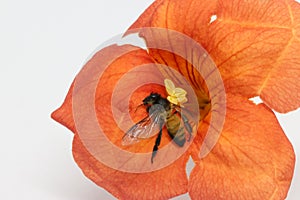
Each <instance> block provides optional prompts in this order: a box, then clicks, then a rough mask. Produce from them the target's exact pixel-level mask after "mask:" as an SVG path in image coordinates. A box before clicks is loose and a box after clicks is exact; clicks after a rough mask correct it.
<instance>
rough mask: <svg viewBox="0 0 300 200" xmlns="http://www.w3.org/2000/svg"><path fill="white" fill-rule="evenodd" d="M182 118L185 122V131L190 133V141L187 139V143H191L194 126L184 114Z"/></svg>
mask: <svg viewBox="0 0 300 200" xmlns="http://www.w3.org/2000/svg"><path fill="white" fill-rule="evenodd" d="M181 117H182V120H183V122H184V127H185V129H186V130H187V132H188V133H189V136H188V139H187V141H188V142H189V141H190V140H191V138H192V132H193V129H192V126H191V125H190V123H189V120H188V118H187V117H186V116H185V115H184V114H181Z"/></svg>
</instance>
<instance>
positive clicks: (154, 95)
mask: <svg viewBox="0 0 300 200" xmlns="http://www.w3.org/2000/svg"><path fill="white" fill-rule="evenodd" d="M160 98H161V96H160V94H158V93H153V92H151V94H150V95H149V96H147V97H146V98H145V99H144V100H143V104H144V105H148V104H150V105H151V104H154V103H155V102H157V101H158V100H159V99H160Z"/></svg>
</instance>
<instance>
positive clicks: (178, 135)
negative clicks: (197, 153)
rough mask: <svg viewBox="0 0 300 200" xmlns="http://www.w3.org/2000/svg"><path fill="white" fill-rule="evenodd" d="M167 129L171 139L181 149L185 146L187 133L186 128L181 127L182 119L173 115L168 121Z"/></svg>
mask: <svg viewBox="0 0 300 200" xmlns="http://www.w3.org/2000/svg"><path fill="white" fill-rule="evenodd" d="M166 127H167V130H168V133H169V135H170V137H171V138H172V139H173V141H174V142H175V143H176V144H177V145H178V146H180V147H182V146H183V145H184V144H185V141H186V139H185V132H184V127H183V126H180V118H179V117H178V116H176V115H173V116H172V117H170V118H169V119H168V120H167V123H166Z"/></svg>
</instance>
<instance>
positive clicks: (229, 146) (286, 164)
mask: <svg viewBox="0 0 300 200" xmlns="http://www.w3.org/2000/svg"><path fill="white" fill-rule="evenodd" d="M227 97H228V98H227V113H226V121H225V125H224V128H223V131H222V133H221V136H220V138H219V141H218V143H217V144H216V146H215V147H214V148H213V150H212V151H211V152H210V153H209V154H208V155H207V156H206V157H205V158H203V159H201V160H199V158H198V155H197V154H195V153H194V155H193V158H194V159H195V160H196V166H195V168H194V169H193V171H192V172H191V175H190V181H189V184H190V185H189V193H190V195H191V197H192V199H284V198H285V197H286V195H287V192H288V189H289V186H290V183H291V179H292V176H293V171H294V164H295V156H294V151H293V148H292V146H291V144H290V142H289V141H288V139H287V137H286V136H285V134H284V132H283V131H282V129H281V127H280V125H279V123H278V121H277V119H276V117H275V115H274V113H273V112H272V111H271V110H270V109H269V108H267V107H266V106H265V105H263V104H260V105H254V104H253V103H252V102H250V101H248V100H247V99H245V98H244V97H238V96H234V95H228V96H227ZM208 126H209V123H205V122H203V124H202V126H201V131H200V135H203V134H204V133H205V131H206V129H207V128H208ZM198 142H199V141H198ZM198 146H199V144H198V145H197V144H195V147H197V148H199V147H198Z"/></svg>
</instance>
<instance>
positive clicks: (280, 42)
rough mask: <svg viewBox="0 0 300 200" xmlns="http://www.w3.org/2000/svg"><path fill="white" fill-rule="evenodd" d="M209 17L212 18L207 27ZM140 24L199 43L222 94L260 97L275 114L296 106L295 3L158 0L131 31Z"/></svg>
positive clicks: (299, 88) (298, 46) (299, 31)
mask: <svg viewBox="0 0 300 200" xmlns="http://www.w3.org/2000/svg"><path fill="white" fill-rule="evenodd" d="M212 15H216V16H217V19H216V20H215V21H214V22H212V23H209V22H210V19H211V16H212ZM183 16H184V17H183ZM142 26H148V27H149V26H150V27H163V28H168V29H172V30H176V31H180V32H182V33H184V34H186V35H188V36H190V37H192V38H193V39H194V40H196V41H197V42H199V43H201V44H202V45H203V46H204V48H205V49H206V50H207V51H208V52H209V53H210V55H211V56H212V58H213V59H214V61H215V62H216V64H217V66H218V67H219V69H220V72H221V74H222V76H223V79H224V81H225V86H226V88H227V91H231V92H232V93H237V94H241V95H244V96H246V97H248V98H249V97H253V96H261V98H262V99H263V100H264V101H265V102H266V103H267V104H268V105H269V106H270V107H271V108H273V109H275V110H276V111H279V112H288V111H291V110H294V109H296V108H298V107H299V106H300V96H299V94H300V82H299V81H298V77H299V76H300V61H299V60H300V54H299V51H300V39H299V38H300V37H299V36H300V5H299V3H297V2H295V1H293V0H288V1H285V0H265V1H244V0H219V1H209V0H207V1H206V0H205V1H197V0H189V1H185V3H182V1H180V0H174V1H169V0H160V1H156V2H155V3H154V4H153V5H152V6H151V7H150V8H149V9H147V11H146V12H145V13H144V14H143V15H141V17H140V18H139V19H138V20H137V21H136V22H135V23H134V24H133V25H132V27H131V29H132V28H137V27H142ZM157 40H158V41H159V38H158V39H157ZM152 55H153V56H154V57H155V58H156V59H157V60H158V61H160V62H163V61H165V60H167V64H169V65H170V66H176V65H177V68H178V70H179V71H182V73H183V74H190V73H189V71H191V70H187V73H186V72H185V71H186V70H185V68H186V67H185V65H186V64H185V63H184V62H178V58H177V57H175V58H174V56H172V55H171V56H170V55H168V54H166V53H161V52H160V51H158V52H157V51H154V50H153V51H152ZM174 62H175V63H174Z"/></svg>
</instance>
